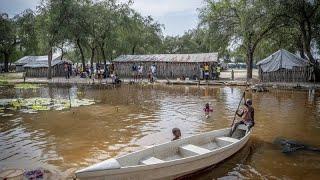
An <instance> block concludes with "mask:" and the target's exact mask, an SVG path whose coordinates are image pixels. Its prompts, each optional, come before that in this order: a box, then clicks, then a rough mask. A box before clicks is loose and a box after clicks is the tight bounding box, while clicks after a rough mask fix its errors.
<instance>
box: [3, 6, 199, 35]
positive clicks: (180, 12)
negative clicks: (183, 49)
mask: <svg viewBox="0 0 320 180" xmlns="http://www.w3.org/2000/svg"><path fill="white" fill-rule="evenodd" d="M120 1H122V2H126V1H127V0H120ZM39 2H40V0H0V11H1V12H6V13H9V14H10V15H15V14H18V13H21V12H22V11H23V10H25V9H27V8H31V9H35V8H36V6H37V4H38V3H39ZM202 5H203V3H202V0H134V5H133V8H134V9H136V10H137V11H138V12H140V13H141V14H142V15H144V16H147V15H151V16H152V17H153V18H154V19H155V20H157V21H158V22H159V23H160V24H164V25H165V29H164V34H165V35H182V34H183V33H184V32H185V31H187V30H188V29H192V28H195V27H196V26H197V23H198V12H197V9H198V8H200V7H202Z"/></svg>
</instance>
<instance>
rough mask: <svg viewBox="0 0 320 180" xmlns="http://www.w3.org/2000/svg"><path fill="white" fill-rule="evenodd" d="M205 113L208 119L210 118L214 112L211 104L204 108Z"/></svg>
mask: <svg viewBox="0 0 320 180" xmlns="http://www.w3.org/2000/svg"><path fill="white" fill-rule="evenodd" d="M203 111H204V114H205V116H206V118H209V117H210V112H213V109H212V108H211V107H210V105H209V103H207V104H206V106H205V107H204V109H203Z"/></svg>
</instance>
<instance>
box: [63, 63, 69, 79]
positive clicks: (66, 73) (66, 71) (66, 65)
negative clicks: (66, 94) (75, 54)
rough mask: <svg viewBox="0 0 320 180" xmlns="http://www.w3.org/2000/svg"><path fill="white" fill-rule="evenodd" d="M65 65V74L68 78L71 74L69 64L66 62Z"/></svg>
mask: <svg viewBox="0 0 320 180" xmlns="http://www.w3.org/2000/svg"><path fill="white" fill-rule="evenodd" d="M63 66H64V76H65V78H66V79H68V76H69V68H68V64H67V63H65V64H64V65H63Z"/></svg>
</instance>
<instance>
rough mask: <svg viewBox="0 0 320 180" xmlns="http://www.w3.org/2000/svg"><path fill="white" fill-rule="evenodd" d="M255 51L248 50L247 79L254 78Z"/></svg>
mask: <svg viewBox="0 0 320 180" xmlns="http://www.w3.org/2000/svg"><path fill="white" fill-rule="evenodd" d="M253 53H254V52H253V50H250V49H249V50H248V52H247V81H249V80H251V79H252V68H253Z"/></svg>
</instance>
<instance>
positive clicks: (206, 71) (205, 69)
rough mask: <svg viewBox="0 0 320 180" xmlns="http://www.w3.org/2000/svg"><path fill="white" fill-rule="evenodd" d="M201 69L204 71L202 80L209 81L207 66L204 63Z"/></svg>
mask: <svg viewBox="0 0 320 180" xmlns="http://www.w3.org/2000/svg"><path fill="white" fill-rule="evenodd" d="M203 69H204V78H205V80H206V81H208V80H209V64H208V63H205V64H204V66H203Z"/></svg>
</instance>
